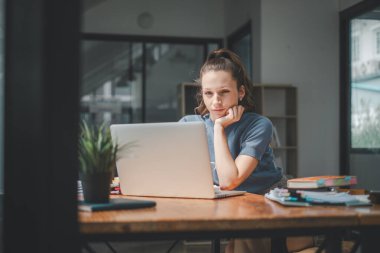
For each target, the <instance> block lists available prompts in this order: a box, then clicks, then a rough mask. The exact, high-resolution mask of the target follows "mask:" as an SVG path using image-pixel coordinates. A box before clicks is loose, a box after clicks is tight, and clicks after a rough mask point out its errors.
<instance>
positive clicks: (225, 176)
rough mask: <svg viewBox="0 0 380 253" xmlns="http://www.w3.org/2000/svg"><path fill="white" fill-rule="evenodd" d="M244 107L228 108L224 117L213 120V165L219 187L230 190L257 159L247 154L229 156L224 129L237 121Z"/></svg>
mask: <svg viewBox="0 0 380 253" xmlns="http://www.w3.org/2000/svg"><path fill="white" fill-rule="evenodd" d="M243 112H244V108H243V107H242V106H235V107H233V108H230V109H229V110H228V113H227V115H226V116H225V117H222V118H219V119H217V120H215V124H214V151H215V165H216V169H217V172H218V178H219V185H220V187H221V189H226V190H231V189H235V188H236V187H238V186H239V185H240V184H241V183H242V182H243V181H244V180H245V179H246V178H247V177H248V176H249V175H250V174H251V173H252V172H253V170H254V169H255V168H256V167H257V165H258V163H259V162H258V160H257V159H256V158H253V157H251V156H248V155H239V156H238V157H237V158H236V159H235V160H234V159H233V158H232V156H231V152H230V150H229V147H228V143H227V137H226V134H225V132H224V129H225V128H226V127H227V126H229V125H231V124H233V123H235V122H237V121H239V120H240V118H241V116H242V115H243Z"/></svg>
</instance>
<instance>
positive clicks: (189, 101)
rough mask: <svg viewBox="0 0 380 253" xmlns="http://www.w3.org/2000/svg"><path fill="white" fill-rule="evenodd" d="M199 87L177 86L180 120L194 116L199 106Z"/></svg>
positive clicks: (186, 84)
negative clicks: (195, 109)
mask: <svg viewBox="0 0 380 253" xmlns="http://www.w3.org/2000/svg"><path fill="white" fill-rule="evenodd" d="M198 89H199V85H198V84H196V83H180V84H178V86H177V103H178V107H177V108H178V110H177V112H178V118H181V117H183V116H185V115H190V114H194V108H195V107H197V106H198V103H197V99H196V94H197V92H198Z"/></svg>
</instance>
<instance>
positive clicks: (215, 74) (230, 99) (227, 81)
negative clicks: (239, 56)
mask: <svg viewBox="0 0 380 253" xmlns="http://www.w3.org/2000/svg"><path fill="white" fill-rule="evenodd" d="M201 82H202V97H203V102H204V104H205V106H206V108H207V110H208V111H209V113H210V118H211V120H212V121H215V120H216V119H218V118H220V117H223V116H225V115H226V113H227V110H228V109H229V108H231V107H233V106H235V105H238V102H239V99H240V98H243V97H244V95H245V90H244V86H243V85H241V86H240V88H239V90H238V89H237V82H236V80H234V79H233V78H232V75H231V73H230V72H227V71H223V70H220V71H208V72H205V73H204V74H203V76H202V80H201Z"/></svg>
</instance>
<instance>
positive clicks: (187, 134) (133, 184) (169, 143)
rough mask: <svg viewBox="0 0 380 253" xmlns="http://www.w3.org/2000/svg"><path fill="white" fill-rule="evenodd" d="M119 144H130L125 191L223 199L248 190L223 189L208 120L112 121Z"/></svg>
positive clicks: (123, 173)
mask: <svg viewBox="0 0 380 253" xmlns="http://www.w3.org/2000/svg"><path fill="white" fill-rule="evenodd" d="M110 128H111V135H112V139H113V141H114V142H115V143H118V145H119V146H122V145H124V144H126V143H129V144H130V145H129V148H127V149H125V150H124V151H122V152H119V154H118V155H119V157H120V158H119V159H118V160H117V162H116V167H117V172H118V176H119V180H120V190H121V193H122V194H123V195H133V196H152V197H179V198H206V199H214V198H222V197H229V196H235V195H241V194H244V193H245V191H220V190H217V189H215V187H214V185H213V179H212V171H211V166H210V157H209V152H208V146H207V136H206V128H205V126H204V124H203V123H202V122H186V123H184V122H166V123H143V124H118V125H111V127H110Z"/></svg>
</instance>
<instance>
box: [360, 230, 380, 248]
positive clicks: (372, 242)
mask: <svg viewBox="0 0 380 253" xmlns="http://www.w3.org/2000/svg"><path fill="white" fill-rule="evenodd" d="M379 242H380V229H365V230H362V231H360V243H361V253H368V252H374V251H378V249H379Z"/></svg>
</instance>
